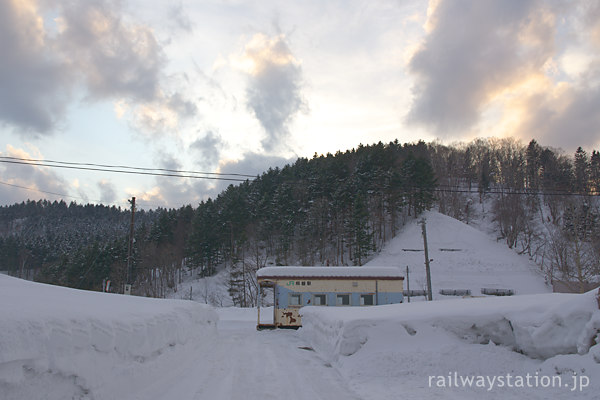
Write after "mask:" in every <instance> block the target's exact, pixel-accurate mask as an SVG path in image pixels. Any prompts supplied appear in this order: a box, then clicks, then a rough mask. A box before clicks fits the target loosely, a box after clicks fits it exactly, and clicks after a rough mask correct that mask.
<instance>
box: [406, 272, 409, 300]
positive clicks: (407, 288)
mask: <svg viewBox="0 0 600 400" xmlns="http://www.w3.org/2000/svg"><path fill="white" fill-rule="evenodd" d="M406 293H407V297H408V302H409V303H410V279H409V278H408V265H407V266H406Z"/></svg>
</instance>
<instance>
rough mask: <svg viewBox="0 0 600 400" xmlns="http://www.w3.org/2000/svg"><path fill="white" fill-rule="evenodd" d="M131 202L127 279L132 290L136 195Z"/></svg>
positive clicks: (127, 283)
mask: <svg viewBox="0 0 600 400" xmlns="http://www.w3.org/2000/svg"><path fill="white" fill-rule="evenodd" d="M128 202H129V203H131V224H130V226H129V246H128V247H127V281H126V282H125V284H126V285H129V290H131V283H132V282H131V278H132V276H131V275H132V274H131V264H132V262H131V258H132V253H133V234H134V223H135V197H132V198H131V200H128Z"/></svg>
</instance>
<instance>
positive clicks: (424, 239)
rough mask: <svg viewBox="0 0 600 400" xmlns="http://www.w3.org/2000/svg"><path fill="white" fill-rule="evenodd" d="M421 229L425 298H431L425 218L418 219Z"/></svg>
mask: <svg viewBox="0 0 600 400" xmlns="http://www.w3.org/2000/svg"><path fill="white" fill-rule="evenodd" d="M419 223H420V224H421V229H422V231H423V249H424V250H425V272H426V273H427V300H429V301H431V300H433V295H432V289H431V270H430V269H429V251H428V250H427V228H426V226H425V225H426V221H425V218H422V219H421V221H419Z"/></svg>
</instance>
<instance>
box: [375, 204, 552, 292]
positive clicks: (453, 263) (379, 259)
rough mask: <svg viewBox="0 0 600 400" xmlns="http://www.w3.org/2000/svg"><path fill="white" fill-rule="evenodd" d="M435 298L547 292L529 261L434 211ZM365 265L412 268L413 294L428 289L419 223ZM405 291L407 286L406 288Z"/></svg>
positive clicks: (430, 226)
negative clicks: (456, 293)
mask: <svg viewBox="0 0 600 400" xmlns="http://www.w3.org/2000/svg"><path fill="white" fill-rule="evenodd" d="M423 216H424V217H425V218H426V221H427V224H426V226H427V243H428V250H429V258H430V259H432V260H433V261H432V262H431V263H430V268H431V281H432V287H433V296H434V299H441V298H445V297H446V296H441V295H440V294H439V291H440V289H468V290H470V291H471V294H472V295H473V296H480V295H481V289H482V288H492V289H512V290H513V291H514V292H515V294H533V293H548V292H550V291H551V289H550V288H549V287H548V286H546V285H545V284H544V279H543V276H542V274H541V273H539V268H538V267H537V266H536V265H535V264H534V263H533V262H532V261H530V260H529V259H528V258H527V257H526V256H521V255H518V254H517V253H515V252H514V251H513V250H511V249H509V248H508V247H507V246H506V244H505V243H504V242H496V241H495V240H492V239H490V237H489V236H488V235H487V234H485V233H483V232H481V231H479V230H477V229H475V228H473V227H471V226H470V225H467V224H465V223H463V222H460V221H458V220H456V219H453V218H451V217H448V216H446V215H443V214H440V213H438V212H435V211H430V212H426V213H424V215H423ZM366 266H397V267H401V268H402V269H403V270H406V266H408V267H409V278H410V288H411V290H415V289H416V290H423V289H426V288H427V284H426V278H425V255H424V252H423V235H422V231H421V226H420V225H419V224H418V221H417V220H414V221H412V222H410V223H409V224H407V225H406V226H405V227H404V228H403V229H402V231H401V232H400V234H398V236H396V237H395V238H394V239H392V240H390V241H389V242H388V243H387V244H386V245H385V247H384V248H383V250H382V251H381V253H380V254H378V255H377V256H375V257H374V258H373V259H372V260H371V261H370V262H368V263H367V264H366ZM405 289H406V283H405Z"/></svg>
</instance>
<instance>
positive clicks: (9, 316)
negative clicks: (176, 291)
mask: <svg viewBox="0 0 600 400" xmlns="http://www.w3.org/2000/svg"><path fill="white" fill-rule="evenodd" d="M217 320H218V316H217V314H216V313H215V312H214V310H213V309H212V308H210V307H208V306H204V305H202V304H198V303H193V302H184V301H178V300H158V299H147V298H140V297H131V296H121V295H114V294H104V293H97V292H85V291H80V290H74V289H68V288H63V287H57V286H49V285H43V284H38V283H32V282H28V281H23V280H20V279H16V278H11V277H8V276H5V275H0V398H2V399H3V400H5V399H6V400H7V399H18V400H23V399H41V398H48V399H59V398H87V394H88V393H91V394H92V395H91V397H90V398H95V399H99V398H104V399H116V398H127V396H123V393H127V388H129V387H135V386H139V385H140V384H141V383H143V382H145V381H152V379H153V363H152V361H153V360H154V359H156V358H157V357H158V356H159V355H163V354H166V353H170V354H167V355H166V358H169V357H173V356H174V355H175V354H177V353H178V352H180V351H181V349H182V348H186V347H187V346H189V345H192V346H196V345H198V343H210V341H211V340H213V339H214V337H215V332H216V324H217Z"/></svg>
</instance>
